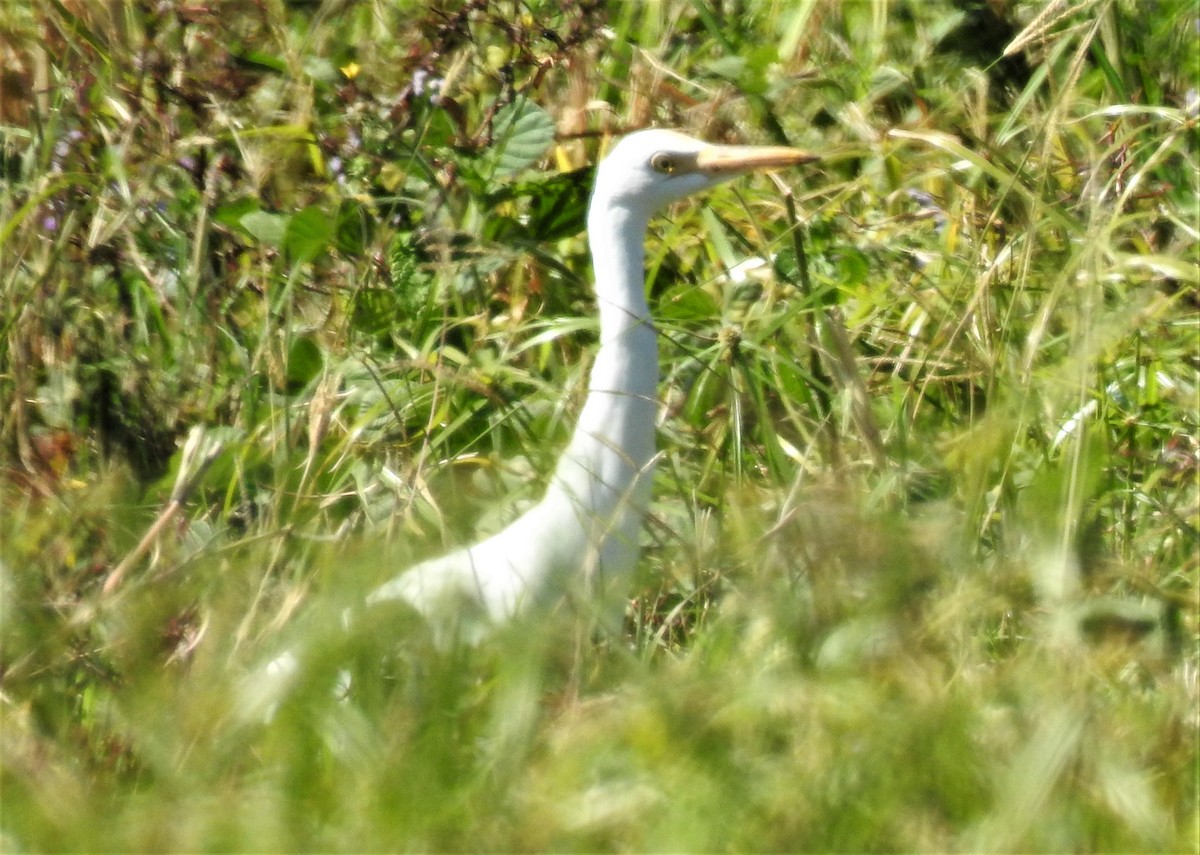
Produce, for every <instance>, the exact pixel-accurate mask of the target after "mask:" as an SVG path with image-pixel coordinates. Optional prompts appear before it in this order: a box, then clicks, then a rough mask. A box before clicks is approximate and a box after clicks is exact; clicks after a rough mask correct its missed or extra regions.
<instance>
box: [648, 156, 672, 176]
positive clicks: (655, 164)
mask: <svg viewBox="0 0 1200 855" xmlns="http://www.w3.org/2000/svg"><path fill="white" fill-rule="evenodd" d="M650 166H651V167H652V168H653V169H654V170H655V171H657V172H661V173H662V174H663V175H670V174H671V173H672V172H674V171H675V158H673V157H671V155H669V154H666V153H665V152H661V151H660V152H659V153H658V154H656V155H654V157H652V158H650Z"/></svg>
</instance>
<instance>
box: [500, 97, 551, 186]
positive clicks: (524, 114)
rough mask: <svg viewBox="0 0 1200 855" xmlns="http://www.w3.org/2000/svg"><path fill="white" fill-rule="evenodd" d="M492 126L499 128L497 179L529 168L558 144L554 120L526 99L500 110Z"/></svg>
mask: <svg viewBox="0 0 1200 855" xmlns="http://www.w3.org/2000/svg"><path fill="white" fill-rule="evenodd" d="M492 125H493V128H494V129H495V142H494V143H493V153H492V158H493V160H492V163H493V164H494V165H493V168H492V177H493V178H505V177H508V176H510V175H515V174H516V173H518V172H520V171H521V170H522V169H526V168H527V167H529V166H531V165H532V164H533V163H534V162H536V161H537V160H538V159H539V158H540V157H541V156H542V155H543V154H545V153H546V149H548V148H549V147H550V146H551V144H552V143H553V142H554V119H552V118H550V114H549V113H547V112H546V111H545V110H543V109H542V108H541V107H539V106H538V105H536V104H534V103H533V102H531V101H529V100H527V99H524V98H521V99H519V100H517V101H514V102H513V103H511V104H506V105H505V106H503V107H501V108H500V109H499V110H497V111H496V116H495V118H494V119H493V120H492Z"/></svg>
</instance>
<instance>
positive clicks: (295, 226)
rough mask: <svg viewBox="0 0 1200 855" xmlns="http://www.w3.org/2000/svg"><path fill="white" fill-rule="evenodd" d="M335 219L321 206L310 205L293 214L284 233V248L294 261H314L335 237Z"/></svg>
mask: <svg viewBox="0 0 1200 855" xmlns="http://www.w3.org/2000/svg"><path fill="white" fill-rule="evenodd" d="M334 230H335V225H334V221H333V219H332V218H331V217H330V216H329V215H328V214H326V213H325V212H324V211H323V210H321V209H320V208H318V207H316V206H315V205H314V206H310V207H308V208H305V209H304V210H303V211H300V212H299V213H296V214H294V215H292V217H291V220H290V221H289V222H288V224H287V230H286V231H285V233H284V238H283V248H284V249H285V250H286V251H287V254H288V257H289V258H290V259H291V260H292V261H293V262H294V263H302V262H305V261H312V260H313V259H315V258H316V257H317V256H319V255H320V254H321V253H323V252H324V251H325V250H326V248H328V246H329V244H330V242H331V241H332V240H333V237H334Z"/></svg>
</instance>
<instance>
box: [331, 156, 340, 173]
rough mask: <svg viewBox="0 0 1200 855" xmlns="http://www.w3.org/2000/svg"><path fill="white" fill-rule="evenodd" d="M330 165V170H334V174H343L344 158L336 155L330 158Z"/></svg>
mask: <svg viewBox="0 0 1200 855" xmlns="http://www.w3.org/2000/svg"><path fill="white" fill-rule="evenodd" d="M328 166H329V171H330V172H332V173H333V174H334V175H341V174H342V159H341V158H340V157H337V156H334V157H331V158H329V164H328Z"/></svg>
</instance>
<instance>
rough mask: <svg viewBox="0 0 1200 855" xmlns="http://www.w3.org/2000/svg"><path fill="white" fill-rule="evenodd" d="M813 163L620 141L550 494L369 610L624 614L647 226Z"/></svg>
mask: <svg viewBox="0 0 1200 855" xmlns="http://www.w3.org/2000/svg"><path fill="white" fill-rule="evenodd" d="M812 159H813V158H812V157H811V156H809V155H807V154H805V153H803V152H800V151H798V150H795V149H791V148H782V147H748V146H717V145H709V144H706V143H703V142H699V141H697V140H694V139H691V138H690V137H687V136H684V135H683V134H680V133H677V132H674V131H667V130H647V131H639V132H637V133H633V134H630V135H629V136H627V137H625V138H624V139H623V140H621V142H619V143H618V144H617V145H616V146H615V147H614V148H613V150H612V152H611V153H610V154H609V155H608V157H607V158H605V160H604V161H603V162H602V163H601V164H600V166H599V168H598V170H597V172H596V180H595V186H594V188H593V191H592V198H591V203H590V205H589V208H588V218H587V225H588V239H589V241H590V244H591V255H592V267H593V270H594V273H595V282H596V284H595V294H596V303H597V307H598V310H599V315H600V348H599V351H598V352H597V354H596V361H595V363H594V364H593V366H592V371H591V375H590V377H589V379H588V390H587V398H586V400H585V402H584V405H583V410H582V412H581V413H580V415H579V421H578V423H577V424H576V427H575V430H574V433H573V434H572V436H571V440H570V442H569V444H568V445H567V447H566V449H565V450H564V452H563V454H562V456H561V457H560V458H559V461H558V464H557V465H556V467H555V469H554V473H553V475H552V476H551V478H550V482H549V484H548V486H547V488H546V493H545V495H544V496H543V498H542V499H541V501H540V502H538V503H537V504H536V505H535V506H534V507H533V508H531V509H530V510H528V511H527V512H526V513H524V514H522V515H521V516H520V517H518V518H517V519H516V520H514V521H513V522H512V523H511V524H510V525H509V526H508V527H506V528H505V529H503V530H502V531H500V532H499V533H497V534H495V535H493V536H491V537H489V538H487V539H486V540H483V541H481V542H479V543H476V544H474V545H472V546H468V547H466V548H463V549H460V550H457V551H455V552H451V553H450V554H448V555H444V556H441V557H439V558H434V559H432V560H429V561H425V562H423V563H421V564H418V565H416V566H415V567H412V568H410V569H408V570H406V571H404V572H402V573H400V575H398V576H396V577H395V578H394V579H392V580H391V581H389V582H387V583H385V584H384V585H382V586H380V587H379V588H377V589H376V590H375V591H374V592H373V593H372V594H371V595H370V597H369V598H368V602H369V603H379V602H384V601H389V600H404V601H407V602H408V603H410V604H411V605H412V606H414V607H415V608H416V609H417V610H418V611H420V612H421V613H423V614H424V615H425V616H426V617H427V618H428V619H430V621H431V622H432V623H434V624H435V625H437V624H439V623H441V622H443V621H444V620H446V619H448V618H449V617H450V616H451V615H455V616H461V613H462V609H463V607H464V605H465V606H466V607H467V608H468V610H473V611H474V612H475V614H476V615H478V616H480V617H483V618H485V619H486V620H487V621H489V622H493V623H498V622H502V621H504V620H506V619H508V618H510V617H511V616H512V615H514V614H515V613H517V612H519V611H520V610H522V609H523V608H525V607H527V606H529V605H531V604H533V603H535V602H538V601H549V600H553V599H558V598H561V597H564V596H578V597H580V598H581V602H585V603H586V604H587V605H588V607H589V608H595V609H596V610H597V615H598V616H600V617H602V618H605V619H609V620H611V619H612V618H614V617H617V616H619V608H620V605H621V603H622V601H623V599H624V597H625V596H626V595H627V587H628V580H629V577H630V575H631V573H632V571H633V568H634V566H635V564H636V562H637V556H638V534H639V531H640V529H641V524H642V520H643V518H644V516H645V513H646V507H647V504H648V501H649V498H650V485H651V481H652V478H653V468H654V454H655V450H654V432H655V415H656V411H657V386H658V351H657V345H656V342H655V331H654V326H653V322H652V320H651V317H650V309H649V306H648V305H647V303H646V293H645V282H644V273H643V269H642V268H643V255H644V249H643V243H644V240H645V236H646V227H647V224H648V223H649V220H650V217H651V216H652V215H653V214H654V213H655V212H657V211H659V210H660V209H662V208H663V207H665V206H666V205H668V204H669V203H671V202H674V201H676V200H678V199H682V198H683V197H685V196H688V195H691V194H693V193H697V192H700V191H702V190H707V189H708V188H710V187H713V186H715V185H717V184H720V183H722V182H724V181H727V180H729V179H730V178H733V177H734V176H737V175H740V174H743V173H746V172H749V171H752V170H757V169H770V168H774V167H781V166H789V165H793V164H799V163H803V162H806V161H808V160H812Z"/></svg>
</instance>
